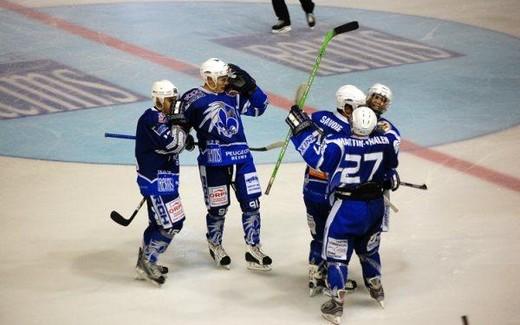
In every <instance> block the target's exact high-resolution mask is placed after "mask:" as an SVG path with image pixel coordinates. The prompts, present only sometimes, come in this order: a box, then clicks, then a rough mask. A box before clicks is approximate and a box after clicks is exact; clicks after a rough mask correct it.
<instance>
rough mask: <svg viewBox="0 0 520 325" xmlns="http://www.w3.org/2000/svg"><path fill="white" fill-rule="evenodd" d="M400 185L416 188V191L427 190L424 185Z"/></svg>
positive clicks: (405, 183) (404, 183)
mask: <svg viewBox="0 0 520 325" xmlns="http://www.w3.org/2000/svg"><path fill="white" fill-rule="evenodd" d="M401 185H403V186H408V187H412V188H416V189H418V190H427V189H428V186H426V184H421V185H419V184H413V183H408V182H401Z"/></svg>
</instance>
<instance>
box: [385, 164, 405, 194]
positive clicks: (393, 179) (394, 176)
mask: <svg viewBox="0 0 520 325" xmlns="http://www.w3.org/2000/svg"><path fill="white" fill-rule="evenodd" d="M399 185H401V179H400V178H399V173H398V172H397V170H396V169H392V172H391V173H390V175H388V178H387V179H385V181H384V182H383V188H384V189H385V190H392V191H395V190H397V189H398V188H399Z"/></svg>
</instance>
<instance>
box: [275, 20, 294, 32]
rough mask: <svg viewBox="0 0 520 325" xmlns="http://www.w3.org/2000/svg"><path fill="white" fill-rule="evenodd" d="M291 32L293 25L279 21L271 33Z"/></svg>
mask: <svg viewBox="0 0 520 325" xmlns="http://www.w3.org/2000/svg"><path fill="white" fill-rule="evenodd" d="M290 30H291V23H289V22H286V21H285V20H278V23H277V24H276V25H273V27H272V29H271V31H272V32H273V33H275V34H278V33H287V32H289V31H290Z"/></svg>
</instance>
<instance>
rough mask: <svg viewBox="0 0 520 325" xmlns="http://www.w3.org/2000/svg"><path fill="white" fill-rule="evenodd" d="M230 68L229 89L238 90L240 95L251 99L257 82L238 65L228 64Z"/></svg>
mask: <svg viewBox="0 0 520 325" xmlns="http://www.w3.org/2000/svg"><path fill="white" fill-rule="evenodd" d="M228 66H229V70H230V71H229V75H228V76H229V84H228V88H229V89H231V90H236V91H238V92H239V93H241V94H243V95H245V96H247V97H251V95H252V94H253V92H254V91H255V89H256V81H255V79H253V77H251V76H250V75H249V73H247V72H246V71H245V70H242V69H240V67H239V66H238V65H235V64H232V63H228Z"/></svg>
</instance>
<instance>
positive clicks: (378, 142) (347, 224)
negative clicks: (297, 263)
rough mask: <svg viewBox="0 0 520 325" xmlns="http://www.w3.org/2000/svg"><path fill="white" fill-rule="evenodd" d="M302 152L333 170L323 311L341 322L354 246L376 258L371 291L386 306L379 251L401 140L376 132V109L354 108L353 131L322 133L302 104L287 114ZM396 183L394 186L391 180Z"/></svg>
mask: <svg viewBox="0 0 520 325" xmlns="http://www.w3.org/2000/svg"><path fill="white" fill-rule="evenodd" d="M286 121H287V124H289V126H290V128H291V130H292V132H293V136H292V138H291V140H292V142H293V144H294V146H295V147H296V149H297V151H298V152H299V153H300V154H301V155H302V157H303V158H304V160H305V162H306V163H307V164H309V166H312V167H313V168H315V169H318V170H320V171H322V172H326V173H328V174H329V179H328V193H329V198H330V201H331V203H332V209H331V211H330V213H329V216H328V218H327V224H326V227H325V242H324V248H323V253H324V257H326V259H327V265H328V270H327V286H328V287H329V289H330V290H331V299H330V300H329V301H327V302H326V303H324V304H323V305H322V307H321V311H322V315H323V317H325V318H326V319H327V320H329V321H331V322H333V323H334V324H339V323H340V321H341V317H342V315H343V302H344V295H345V283H346V280H347V278H348V268H347V266H348V263H349V261H350V258H351V256H352V253H353V252H354V250H355V251H356V253H357V254H358V255H359V254H364V255H365V256H369V257H370V258H371V259H372V262H373V267H372V268H371V269H364V270H363V273H364V274H363V276H364V277H365V278H366V281H367V282H368V284H369V292H370V295H371V296H372V297H373V298H374V299H376V300H377V301H378V302H379V303H380V304H381V306H383V300H384V291H383V287H382V284H381V261H380V258H379V254H378V253H377V254H375V253H376V252H378V251H379V244H380V234H381V224H382V221H383V215H384V199H383V190H384V187H389V185H388V184H387V179H386V175H388V174H389V173H390V171H391V170H395V168H397V165H398V159H397V157H398V151H399V143H400V139H399V138H396V137H395V136H394V135H393V134H391V133H387V134H380V133H377V132H375V133H372V132H373V130H374V129H375V127H376V124H377V117H376V115H375V113H374V112H373V111H372V110H371V109H369V108H368V107H358V108H357V109H355V110H354V112H353V113H352V118H351V130H352V135H351V136H350V137H346V136H344V135H328V136H326V137H325V138H322V137H321V136H320V134H319V132H318V131H317V128H316V126H315V125H314V123H313V122H312V120H311V119H310V118H309V117H308V116H307V115H306V114H305V113H304V112H303V111H301V110H300V109H299V108H298V107H297V106H293V108H291V111H290V113H289V116H288V117H287V119H286ZM390 186H391V185H390Z"/></svg>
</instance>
